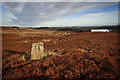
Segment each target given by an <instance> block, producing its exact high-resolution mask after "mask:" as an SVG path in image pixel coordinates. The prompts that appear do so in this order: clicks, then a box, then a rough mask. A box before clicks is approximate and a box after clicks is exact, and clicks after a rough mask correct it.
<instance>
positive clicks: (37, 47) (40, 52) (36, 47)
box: [31, 42, 44, 60]
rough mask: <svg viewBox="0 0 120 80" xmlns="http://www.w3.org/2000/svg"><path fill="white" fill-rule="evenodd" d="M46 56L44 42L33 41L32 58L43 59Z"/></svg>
mask: <svg viewBox="0 0 120 80" xmlns="http://www.w3.org/2000/svg"><path fill="white" fill-rule="evenodd" d="M43 57H44V44H43V43H42V42H40V43H33V44H32V50H31V60H37V59H42V58H43Z"/></svg>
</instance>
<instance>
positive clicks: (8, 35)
mask: <svg viewBox="0 0 120 80" xmlns="http://www.w3.org/2000/svg"><path fill="white" fill-rule="evenodd" d="M118 35H120V33H112V32H109V33H91V32H82V33H75V32H62V31H61V32H58V31H48V30H37V29H24V28H21V29H17V28H3V31H2V71H3V72H2V77H3V78H39V79H49V78H50V79H53V78H56V79H60V78H62V79H64V78H69V79H74V78H82V79H83V78H87V79H88V78H95V79H96V78H119V74H120V70H119V67H120V65H119V64H120V62H119V61H120V54H119V52H120V50H119V48H120V46H119V45H118V43H119V39H118ZM37 42H43V43H44V45H45V51H54V52H56V53H58V54H60V55H61V56H53V55H52V56H50V57H48V58H46V59H43V60H36V61H31V60H29V59H27V57H25V58H24V57H23V55H30V52H31V47H32V43H37Z"/></svg>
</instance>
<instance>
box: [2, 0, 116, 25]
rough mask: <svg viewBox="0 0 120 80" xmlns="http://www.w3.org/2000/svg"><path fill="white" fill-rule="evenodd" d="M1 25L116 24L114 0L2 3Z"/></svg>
mask: <svg viewBox="0 0 120 80" xmlns="http://www.w3.org/2000/svg"><path fill="white" fill-rule="evenodd" d="M0 8H1V9H2V24H0V25H2V26H19V27H61V26H101V25H117V24H118V3H117V2H2V5H1V4H0Z"/></svg>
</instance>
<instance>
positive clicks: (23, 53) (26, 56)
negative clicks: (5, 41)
mask: <svg viewBox="0 0 120 80" xmlns="http://www.w3.org/2000/svg"><path fill="white" fill-rule="evenodd" d="M4 52H9V53H12V54H20V55H23V56H24V58H25V59H26V60H29V59H30V58H31V55H30V54H27V53H26V52H17V51H13V50H4Z"/></svg>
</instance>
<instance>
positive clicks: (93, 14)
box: [86, 13, 104, 16]
mask: <svg viewBox="0 0 120 80" xmlns="http://www.w3.org/2000/svg"><path fill="white" fill-rule="evenodd" d="M102 14H104V13H92V14H87V15H86V16H99V15H102Z"/></svg>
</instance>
